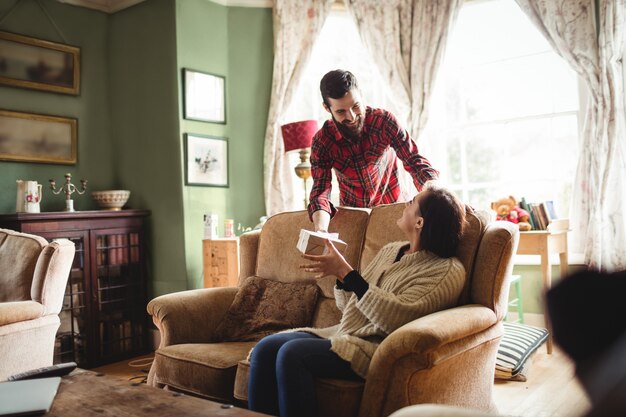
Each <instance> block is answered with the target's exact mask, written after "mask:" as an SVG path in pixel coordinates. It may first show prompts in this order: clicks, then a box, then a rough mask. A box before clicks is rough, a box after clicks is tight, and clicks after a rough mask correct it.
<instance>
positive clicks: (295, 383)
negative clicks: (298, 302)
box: [248, 332, 362, 417]
mask: <svg viewBox="0 0 626 417" xmlns="http://www.w3.org/2000/svg"><path fill="white" fill-rule="evenodd" d="M330 347H331V344H330V340H327V339H322V338H319V337H317V336H315V335H312V334H309V333H304V332H293V333H279V334H273V335H271V336H267V337H264V338H263V339H261V341H260V342H259V343H258V344H257V345H256V346H255V347H254V349H253V350H252V356H251V357H250V375H249V379H248V408H249V409H250V410H253V411H259V412H261V413H265V414H272V415H280V417H307V416H311V417H313V416H315V415H316V414H317V403H316V399H315V384H314V379H315V378H316V377H320V378H337V379H349V380H362V378H361V377H359V376H358V375H357V374H356V373H355V372H354V371H353V370H352V368H351V367H350V363H349V362H346V361H344V360H343V359H341V358H340V357H339V356H337V354H336V353H334V352H332V351H331V350H330Z"/></svg>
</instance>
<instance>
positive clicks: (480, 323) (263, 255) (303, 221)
mask: <svg viewBox="0 0 626 417" xmlns="http://www.w3.org/2000/svg"><path fill="white" fill-rule="evenodd" d="M403 208H404V204H392V205H387V206H380V207H376V208H374V209H372V210H362V209H349V208H342V209H341V210H339V212H338V213H337V216H336V217H335V218H334V219H333V221H332V222H331V229H332V230H331V232H339V234H340V237H341V238H342V240H344V241H346V242H347V243H348V247H347V251H346V254H345V256H346V259H347V260H348V262H349V263H350V264H351V265H353V266H355V268H357V269H360V270H363V268H365V266H366V265H367V264H368V263H369V262H371V260H372V259H373V258H374V256H375V254H376V253H377V252H378V250H379V249H380V248H381V247H382V246H384V245H385V244H386V243H388V242H392V241H395V240H401V239H403V235H402V232H401V231H400V230H399V229H398V228H397V226H396V224H395V223H396V220H397V219H398V218H399V217H400V214H401V212H402V209H403ZM467 218H468V222H469V225H468V227H467V229H466V231H465V233H464V236H463V238H462V240H461V244H460V246H459V249H458V251H457V256H458V257H459V259H460V260H461V262H462V263H463V265H464V266H465V269H466V271H467V281H466V286H465V289H464V291H463V293H462V295H461V297H460V300H459V303H458V307H455V308H452V309H449V310H445V311H440V312H437V313H434V314H431V315H428V316H425V317H422V318H420V319H417V320H415V321H413V322H410V323H407V324H406V325H404V326H402V327H401V328H399V329H397V330H396V331H395V332H393V333H392V334H390V335H389V336H388V337H387V338H386V339H385V340H384V341H383V342H382V343H381V345H380V346H379V348H378V349H377V351H376V353H375V355H374V357H373V359H372V362H371V365H370V370H369V373H368V377H367V380H366V381H365V383H358V382H352V381H341V380H333V379H319V380H318V381H317V387H316V389H317V398H318V415H320V416H336V417H340V416H341V417H342V416H360V417H370V416H372V417H374V416H376V417H378V416H387V415H389V414H391V413H392V412H394V411H396V410H398V409H400V408H402V407H405V406H408V405H411V404H418V403H443V404H450V405H459V406H463V407H472V408H477V409H482V410H493V409H495V406H494V405H493V401H492V396H491V388H492V385H493V377H494V369H495V359H496V351H497V348H498V343H499V341H500V337H501V335H502V324H501V320H502V318H503V316H504V314H505V312H506V303H507V297H508V286H507V285H506V277H507V276H508V274H510V271H511V268H512V263H511V258H512V256H513V254H514V253H515V250H516V246H517V242H518V238H519V232H518V230H517V229H516V227H515V225H513V224H509V223H507V222H493V223H489V221H488V219H489V215H488V214H487V213H484V212H473V211H472V210H468V216H467ZM310 227H311V224H310V222H309V220H308V218H307V214H306V212H304V211H302V212H289V213H281V214H278V215H276V216H273V217H272V218H270V219H268V221H267V222H266V224H265V226H264V227H263V229H262V230H261V231H260V232H259V231H256V232H254V233H247V234H244V235H243V236H242V237H241V268H240V269H241V274H240V285H241V283H242V281H243V279H245V278H246V277H248V276H251V275H256V276H260V277H263V278H269V279H276V280H280V281H296V280H300V279H304V278H306V277H308V275H307V274H306V273H305V272H303V271H302V270H300V269H299V268H298V265H299V264H300V262H301V258H300V256H299V253H298V252H297V250H296V248H295V246H296V243H297V239H298V232H299V230H300V229H301V228H310ZM333 285H334V277H325V278H323V279H322V280H320V281H319V286H320V288H321V290H322V294H323V296H322V297H320V300H318V305H317V308H316V313H315V316H314V319H313V323H312V325H313V326H314V327H325V326H329V325H332V324H336V323H338V322H339V318H340V313H339V311H338V310H337V308H336V307H335V305H334V298H333V291H332V287H333ZM236 291H237V289H236V288H218V289H205V290H192V291H186V292H183V293H178V294H169V295H166V296H162V297H159V298H156V299H155V300H153V301H151V302H150V304H149V305H148V311H149V313H150V314H151V315H152V317H153V320H154V322H155V323H156V325H157V327H158V328H159V329H160V330H161V333H162V335H164V338H163V339H162V342H161V346H160V347H159V349H158V350H157V352H156V355H155V361H154V364H153V366H152V369H151V370H150V376H149V379H148V382H149V383H150V384H152V385H155V386H160V387H169V388H173V389H180V390H182V391H186V392H191V393H193V394H196V395H201V396H205V397H208V398H212V399H216V400H219V401H227V402H229V401H233V400H235V399H236V400H238V401H240V402H241V403H244V404H245V402H246V400H247V381H248V366H249V364H248V362H247V361H246V360H245V357H246V354H247V353H248V350H249V349H250V348H251V347H252V346H253V345H254V342H245V343H217V342H215V341H212V339H211V337H212V335H211V331H212V330H211V329H213V328H215V327H216V325H217V323H218V322H219V321H220V320H221V318H223V317H224V314H225V311H226V310H227V308H228V306H229V305H230V303H231V302H232V299H233V298H234V296H235V293H236ZM200 310H202V312H199V311H200ZM194 318H198V319H199V321H195V320H194ZM174 335H175V336H174ZM218 388H219V389H218Z"/></svg>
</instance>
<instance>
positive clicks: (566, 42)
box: [517, 0, 626, 271]
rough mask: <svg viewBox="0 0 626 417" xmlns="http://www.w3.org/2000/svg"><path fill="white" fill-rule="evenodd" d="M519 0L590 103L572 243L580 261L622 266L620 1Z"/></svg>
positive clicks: (624, 137)
mask: <svg viewBox="0 0 626 417" xmlns="http://www.w3.org/2000/svg"><path fill="white" fill-rule="evenodd" d="M597 1H598V5H599V9H598V10H597V14H598V17H599V19H598V21H599V28H598V31H597V32H596V22H595V15H594V9H595V6H594V0H562V1H558V2H555V1H553V0H517V3H518V4H519V5H520V7H521V8H522V10H523V11H524V12H525V13H526V14H527V15H528V16H529V17H530V19H531V21H532V22H533V23H534V24H535V25H536V26H537V28H538V29H539V30H540V31H541V32H542V33H543V35H544V36H545V37H546V39H547V40H548V41H549V42H550V44H551V45H552V46H553V47H554V49H555V50H556V51H557V52H558V53H559V54H560V55H561V56H562V57H563V58H564V59H565V60H566V61H567V62H568V63H569V64H570V65H571V66H572V68H574V70H575V71H576V72H577V73H578V74H579V75H580V76H581V77H582V78H583V79H584V80H585V83H586V84H587V87H588V90H589V102H588V106H587V114H586V115H585V125H584V129H583V132H582V137H581V146H580V157H579V161H578V168H577V173H576V178H575V182H574V191H573V204H572V212H571V217H572V227H573V232H574V233H573V237H574V239H573V242H574V244H575V245H578V246H579V247H574V249H575V250H576V249H578V250H582V251H583V252H584V254H585V262H586V263H587V264H588V265H589V266H590V267H591V268H594V269H601V270H606V271H612V270H620V269H625V268H626V219H625V218H624V216H625V213H626V181H624V177H625V176H626V163H625V157H626V129H625V125H626V121H625V115H624V83H623V62H622V59H623V53H624V52H623V51H624V38H625V37H626V28H625V13H626V4H625V0H597Z"/></svg>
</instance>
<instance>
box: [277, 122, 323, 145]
mask: <svg viewBox="0 0 626 417" xmlns="http://www.w3.org/2000/svg"><path fill="white" fill-rule="evenodd" d="M280 129H281V130H282V132H283V142H284V143H285V152H289V151H293V150H296V149H304V148H310V147H311V142H313V135H315V134H316V133H317V130H318V128H317V121H316V120H303V121H301V122H293V123H288V124H286V125H282V126H281V127H280Z"/></svg>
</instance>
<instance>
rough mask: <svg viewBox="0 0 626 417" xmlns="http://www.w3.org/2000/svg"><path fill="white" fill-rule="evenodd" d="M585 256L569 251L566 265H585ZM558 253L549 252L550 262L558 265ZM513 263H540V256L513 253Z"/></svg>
mask: <svg viewBox="0 0 626 417" xmlns="http://www.w3.org/2000/svg"><path fill="white" fill-rule="evenodd" d="M584 261H585V256H584V254H582V253H569V254H568V255H567V263H568V265H572V266H574V265H582V266H584V265H585V262H584ZM559 262H560V261H559V255H558V254H556V253H553V254H550V264H552V265H559ZM513 264H514V265H541V256H539V255H515V256H514V257H513Z"/></svg>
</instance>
